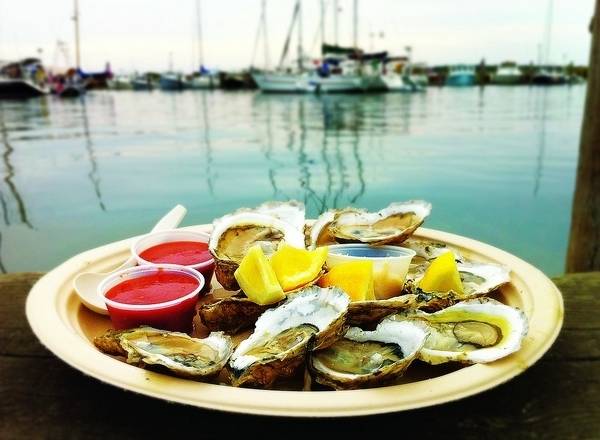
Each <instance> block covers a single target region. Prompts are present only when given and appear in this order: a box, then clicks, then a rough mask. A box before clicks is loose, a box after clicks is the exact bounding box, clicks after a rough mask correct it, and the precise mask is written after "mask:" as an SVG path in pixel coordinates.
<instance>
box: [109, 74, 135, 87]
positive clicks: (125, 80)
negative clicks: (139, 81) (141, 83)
mask: <svg viewBox="0 0 600 440" xmlns="http://www.w3.org/2000/svg"><path fill="white" fill-rule="evenodd" d="M108 88H109V89H111V90H132V89H133V85H132V84H131V78H130V77H129V76H128V75H115V76H113V77H112V78H111V79H109V80H108Z"/></svg>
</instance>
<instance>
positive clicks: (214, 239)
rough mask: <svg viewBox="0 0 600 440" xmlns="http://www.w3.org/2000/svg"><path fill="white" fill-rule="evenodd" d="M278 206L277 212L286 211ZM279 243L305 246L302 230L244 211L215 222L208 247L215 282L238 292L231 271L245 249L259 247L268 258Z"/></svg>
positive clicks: (242, 256)
mask: <svg viewBox="0 0 600 440" xmlns="http://www.w3.org/2000/svg"><path fill="white" fill-rule="evenodd" d="M261 206H262V205H261ZM278 206H279V208H278V209H279V210H280V212H286V213H287V212H288V211H287V210H286V209H284V208H283V204H281V205H278ZM278 212H279V211H278ZM296 212H297V211H296ZM303 221H304V220H302V222H303ZM281 241H285V242H287V243H289V244H290V245H292V246H296V247H301V248H302V247H304V235H303V233H302V230H301V229H299V228H297V227H296V226H295V225H294V224H293V223H288V222H286V221H284V220H281V219H279V218H277V217H274V216H273V215H268V214H264V213H256V212H250V211H249V210H243V211H238V212H236V213H234V214H229V215H226V216H224V217H221V218H218V219H215V220H214V221H213V231H212V233H211V236H210V240H209V244H208V247H209V250H210V252H211V253H212V255H213V256H214V258H215V276H216V278H217V280H218V281H219V283H221V285H222V286H223V287H224V288H225V289H227V290H237V289H239V285H238V283H237V281H236V280H235V277H234V272H235V270H236V269H237V268H238V266H239V263H240V262H241V261H242V258H244V255H245V254H246V252H247V251H248V249H249V248H250V247H252V246H253V245H255V244H260V245H261V247H262V249H263V251H264V252H265V254H266V255H270V254H272V253H273V252H275V250H276V249H277V245H278V244H279V243H280V242H281Z"/></svg>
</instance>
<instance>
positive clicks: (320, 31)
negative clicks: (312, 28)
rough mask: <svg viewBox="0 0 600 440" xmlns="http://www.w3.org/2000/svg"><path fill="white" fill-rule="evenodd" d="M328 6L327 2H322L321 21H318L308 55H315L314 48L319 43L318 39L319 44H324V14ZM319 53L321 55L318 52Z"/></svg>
mask: <svg viewBox="0 0 600 440" xmlns="http://www.w3.org/2000/svg"><path fill="white" fill-rule="evenodd" d="M328 6H329V2H324V6H323V13H322V14H321V19H320V20H319V26H318V27H317V31H316V32H315V35H314V37H313V41H312V43H311V45H310V53H315V46H316V45H317V43H318V41H319V37H320V38H321V42H325V35H324V34H325V13H326V12H327V7H328ZM319 53H321V51H320V50H319Z"/></svg>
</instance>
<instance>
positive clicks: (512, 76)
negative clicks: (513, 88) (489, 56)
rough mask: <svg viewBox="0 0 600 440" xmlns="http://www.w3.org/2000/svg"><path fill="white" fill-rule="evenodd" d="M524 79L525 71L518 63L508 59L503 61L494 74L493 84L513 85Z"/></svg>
mask: <svg viewBox="0 0 600 440" xmlns="http://www.w3.org/2000/svg"><path fill="white" fill-rule="evenodd" d="M522 81H523V73H522V72H521V69H519V67H518V66H517V64H516V63H514V62H512V61H506V62H504V63H502V64H501V65H500V66H499V67H498V70H497V71H496V73H494V74H493V75H492V84H498V85H513V84H519V83H521V82H522Z"/></svg>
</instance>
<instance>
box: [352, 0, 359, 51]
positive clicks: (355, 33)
mask: <svg viewBox="0 0 600 440" xmlns="http://www.w3.org/2000/svg"><path fill="white" fill-rule="evenodd" d="M352 32H353V38H352V44H353V45H354V49H355V50H356V49H358V0H354V26H353V31H352Z"/></svg>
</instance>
